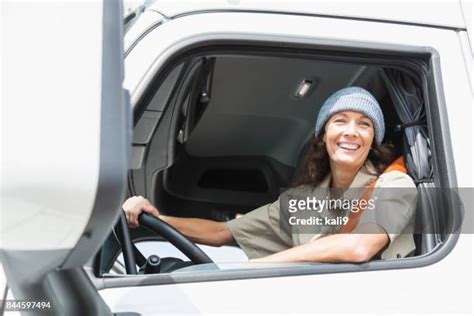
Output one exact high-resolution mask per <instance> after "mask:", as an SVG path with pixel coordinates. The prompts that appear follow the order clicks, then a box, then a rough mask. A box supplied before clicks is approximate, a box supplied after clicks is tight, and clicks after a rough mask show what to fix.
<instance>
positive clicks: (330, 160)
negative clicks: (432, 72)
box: [123, 87, 416, 262]
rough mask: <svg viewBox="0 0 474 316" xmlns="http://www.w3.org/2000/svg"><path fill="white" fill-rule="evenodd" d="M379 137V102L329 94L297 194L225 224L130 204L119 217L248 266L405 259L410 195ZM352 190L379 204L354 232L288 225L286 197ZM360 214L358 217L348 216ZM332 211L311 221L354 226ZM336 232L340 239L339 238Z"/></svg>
mask: <svg viewBox="0 0 474 316" xmlns="http://www.w3.org/2000/svg"><path fill="white" fill-rule="evenodd" d="M384 133H385V124H384V117H383V113H382V110H381V109H380V106H379V104H378V102H377V100H376V99H375V98H374V97H373V96H372V95H371V94H370V93H369V92H368V91H367V90H365V89H363V88H360V87H349V88H344V89H341V90H339V91H337V92H335V93H334V94H332V95H331V96H330V97H329V98H328V99H327V100H326V101H325V102H324V104H323V106H322V107H321V110H320V111H319V114H318V118H317V121H316V127H315V136H314V137H313V139H312V142H311V148H310V150H309V152H308V154H307V157H306V160H305V166H304V168H303V174H302V177H301V179H300V180H299V181H298V183H297V186H296V187H295V188H292V189H290V190H288V191H286V192H284V193H283V194H282V195H280V198H279V199H278V200H277V201H275V202H274V203H271V204H268V205H264V206H262V207H260V208H258V209H256V210H254V211H252V212H249V213H247V214H246V215H244V216H242V217H239V218H236V219H233V220H231V221H229V222H227V223H225V222H214V221H210V220H205V219H195V218H177V217H170V216H164V215H160V214H159V211H158V210H157V209H156V208H155V207H154V206H153V205H151V204H150V202H149V201H147V200H146V199H144V198H143V197H131V198H129V199H128V200H127V201H126V202H125V203H124V205H123V209H124V211H125V214H126V216H127V221H128V223H129V225H130V226H131V227H136V226H138V215H139V214H141V213H142V212H147V213H149V214H152V215H153V216H156V217H159V218H160V219H162V220H164V221H165V222H167V223H168V224H170V225H172V226H174V227H175V228H176V229H177V230H179V231H180V232H181V233H183V234H184V235H185V236H187V237H189V238H190V239H191V240H193V241H194V242H197V243H201V244H206V245H212V246H221V245H226V244H231V243H233V242H235V241H236V242H237V243H238V244H239V245H240V247H241V248H242V249H243V250H244V251H245V253H246V254H247V256H248V257H249V258H251V261H254V262H365V261H368V260H370V259H371V258H373V257H374V256H380V257H381V258H382V259H390V258H399V257H405V256H407V255H409V254H411V253H412V252H413V251H414V249H415V246H414V242H413V236H412V234H411V232H412V230H413V218H414V211H415V205H416V189H415V184H414V183H413V180H412V179H411V178H410V177H409V176H408V175H407V174H406V173H403V172H400V171H390V172H384V173H382V172H383V171H384V170H385V168H386V167H387V165H388V164H389V162H390V160H391V159H390V150H388V149H387V147H385V146H383V145H382V140H383V137H384ZM374 184H375V185H374ZM368 187H370V188H371V191H369V190H367V189H366V188H368ZM374 187H375V189H374ZM357 188H364V192H365V193H364V194H365V195H367V198H371V199H373V201H375V200H376V201H377V202H376V204H375V208H376V212H371V213H369V212H360V214H363V215H361V216H359V217H358V220H357V224H356V225H354V223H353V222H351V224H352V225H353V226H354V227H355V228H354V229H350V230H348V229H347V227H346V226H344V225H330V224H327V223H324V222H322V223H319V224H317V225H316V224H315V225H313V226H312V227H310V230H308V228H307V227H303V226H302V225H300V224H296V225H293V224H294V222H295V221H294V219H293V224H291V225H290V224H289V222H291V221H288V218H289V217H290V215H291V214H290V212H289V211H288V208H287V207H288V201H289V197H291V196H295V195H296V196H300V197H301V196H305V197H312V198H313V197H316V198H317V199H316V200H318V201H322V200H323V199H325V198H327V195H326V196H324V195H322V192H329V189H336V190H337V192H339V193H340V194H341V193H342V192H344V194H346V193H348V192H355V191H357V190H355V191H354V189H357ZM396 188H404V189H396ZM349 189H351V190H349ZM372 190H373V191H372ZM331 191H332V190H331ZM358 192H359V193H361V191H358ZM340 194H338V195H340ZM347 195H349V196H351V194H350V193H349V194H347ZM352 195H354V193H352ZM359 195H360V194H359ZM369 195H370V196H369ZM338 198H340V196H339V197H338ZM351 198H352V199H354V198H355V196H351ZM359 199H360V196H359ZM358 205H359V204H358ZM359 210H361V211H364V209H362V208H357V209H356V210H353V211H354V213H358V212H357V211H359ZM330 211H331V210H330V209H328V208H327V207H325V208H321V209H320V210H319V211H318V212H317V213H318V214H319V215H318V216H319V217H320V218H322V219H326V218H333V219H334V216H335V215H334V214H338V215H341V216H340V217H341V218H346V222H345V223H346V224H347V221H348V219H349V218H352V217H351V216H350V215H351V214H350V213H351V212H352V211H351V210H342V211H341V210H338V211H335V212H330ZM341 231H342V232H345V233H343V234H337V232H341Z"/></svg>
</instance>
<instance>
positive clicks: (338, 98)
mask: <svg viewBox="0 0 474 316" xmlns="http://www.w3.org/2000/svg"><path fill="white" fill-rule="evenodd" d="M343 111H354V112H359V113H362V114H364V115H366V116H367V117H368V118H370V119H371V120H372V123H373V124H374V130H375V140H376V142H377V144H381V143H382V140H383V137H384V134H385V123H384V117H383V113H382V109H381V108H380V105H379V103H378V102H377V100H376V99H375V98H374V96H373V95H372V94H370V92H369V91H367V90H365V89H363V88H360V87H348V88H344V89H341V90H338V91H336V92H334V93H333V94H332V95H331V96H330V97H329V98H327V99H326V101H325V102H324V104H323V106H322V107H321V109H320V110H319V114H318V118H317V120H316V128H315V135H316V136H317V135H318V134H319V133H320V132H321V129H323V128H324V126H325V125H326V122H327V121H328V120H329V118H330V117H331V116H333V115H334V114H336V113H339V112H343Z"/></svg>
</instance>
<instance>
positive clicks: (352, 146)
mask: <svg viewBox="0 0 474 316" xmlns="http://www.w3.org/2000/svg"><path fill="white" fill-rule="evenodd" d="M337 146H338V147H339V148H342V149H345V150H357V149H359V148H360V145H359V144H354V143H346V142H341V143H337Z"/></svg>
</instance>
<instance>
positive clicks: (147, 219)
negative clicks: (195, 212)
mask: <svg viewBox="0 0 474 316" xmlns="http://www.w3.org/2000/svg"><path fill="white" fill-rule="evenodd" d="M138 222H139V223H140V225H142V226H145V227H146V228H148V229H150V230H152V231H153V232H155V233H156V234H158V235H160V236H163V238H165V239H166V240H168V241H169V242H170V243H171V244H172V245H173V246H175V247H176V248H178V249H179V250H180V251H181V252H182V253H184V254H185V255H186V257H188V258H189V259H190V260H191V261H192V262H193V263H194V264H202V263H213V262H212V260H211V258H209V257H208V256H207V255H206V253H205V252H204V251H202V250H201V248H199V247H198V246H197V245H196V244H195V243H193V242H192V241H190V240H189V239H188V238H186V237H185V236H184V235H183V234H181V233H180V232H179V231H177V230H176V229H174V228H173V227H172V226H170V225H168V224H167V223H165V222H164V221H162V220H161V219H159V218H156V217H154V216H151V215H148V214H146V213H142V214H141V215H140V216H139V217H138Z"/></svg>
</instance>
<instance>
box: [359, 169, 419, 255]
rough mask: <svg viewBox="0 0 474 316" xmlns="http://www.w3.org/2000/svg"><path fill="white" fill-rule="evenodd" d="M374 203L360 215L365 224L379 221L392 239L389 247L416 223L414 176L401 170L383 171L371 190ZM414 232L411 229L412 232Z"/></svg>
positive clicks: (361, 221) (379, 224)
mask: <svg viewBox="0 0 474 316" xmlns="http://www.w3.org/2000/svg"><path fill="white" fill-rule="evenodd" d="M371 199H372V200H373V206H374V207H372V209H370V208H371V207H369V206H368V207H367V208H366V210H365V211H364V214H363V215H362V216H361V219H360V222H359V225H360V224H362V223H376V224H377V225H378V226H380V227H381V228H383V229H384V230H385V232H386V233H387V235H388V237H389V238H390V244H389V247H390V246H391V245H392V244H393V243H394V241H395V240H396V239H397V238H398V237H399V236H400V235H401V234H406V233H407V232H408V233H410V231H409V230H407V228H410V227H412V226H413V224H414V218H415V211H416V205H417V189H416V185H415V183H414V182H413V180H412V178H411V177H410V176H409V175H407V174H405V173H402V172H400V171H391V172H388V173H386V174H382V175H381V176H380V177H379V179H378V180H377V184H376V186H375V189H374V191H373V193H372V197H371ZM412 233H413V232H411V234H412Z"/></svg>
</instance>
